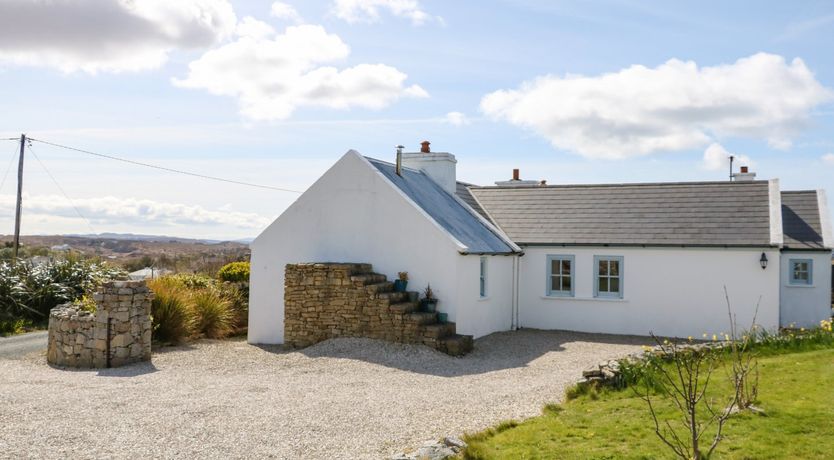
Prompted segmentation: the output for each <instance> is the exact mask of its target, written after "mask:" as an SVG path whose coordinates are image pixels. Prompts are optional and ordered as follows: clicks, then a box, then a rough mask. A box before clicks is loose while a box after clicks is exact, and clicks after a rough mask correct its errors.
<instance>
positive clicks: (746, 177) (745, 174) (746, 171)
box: [733, 166, 756, 181]
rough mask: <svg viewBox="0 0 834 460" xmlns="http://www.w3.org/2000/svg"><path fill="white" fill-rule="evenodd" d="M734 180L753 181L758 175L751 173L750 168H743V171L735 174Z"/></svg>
mask: <svg viewBox="0 0 834 460" xmlns="http://www.w3.org/2000/svg"><path fill="white" fill-rule="evenodd" d="M733 179H735V180H736V181H752V180H756V173H754V172H750V168H748V167H747V166H742V167H741V171H739V172H737V173H735V174H733Z"/></svg>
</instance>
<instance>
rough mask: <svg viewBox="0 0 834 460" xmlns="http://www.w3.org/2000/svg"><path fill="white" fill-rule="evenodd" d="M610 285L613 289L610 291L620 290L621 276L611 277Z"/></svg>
mask: <svg viewBox="0 0 834 460" xmlns="http://www.w3.org/2000/svg"><path fill="white" fill-rule="evenodd" d="M610 283H611V284H610V287H611V289H610V290H609V292H620V279H619V278H611V280H610Z"/></svg>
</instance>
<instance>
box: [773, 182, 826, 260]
mask: <svg viewBox="0 0 834 460" xmlns="http://www.w3.org/2000/svg"><path fill="white" fill-rule="evenodd" d="M782 231H783V233H784V244H785V247H786V248H788V249H824V248H825V245H824V243H823V239H822V225H821V223H820V210H819V203H818V201H817V192H816V190H804V191H795V192H794V191H791V192H782Z"/></svg>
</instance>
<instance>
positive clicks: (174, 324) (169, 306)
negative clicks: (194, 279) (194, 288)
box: [148, 278, 194, 343]
mask: <svg viewBox="0 0 834 460" xmlns="http://www.w3.org/2000/svg"><path fill="white" fill-rule="evenodd" d="M148 286H149V287H150V288H151V290H152V291H153V293H154V299H153V302H151V315H152V317H153V339H154V340H157V341H160V342H168V343H179V342H182V341H183V340H184V339H186V338H188V337H189V336H190V335H191V333H192V331H193V328H194V313H193V311H192V308H191V306H190V302H191V299H190V298H189V295H188V292H187V291H184V290H183V289H182V288H181V287H179V286H178V285H177V283H176V282H173V281H172V280H171V279H170V278H160V279H157V280H153V281H150V282H148Z"/></svg>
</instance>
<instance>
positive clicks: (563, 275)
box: [547, 256, 574, 297]
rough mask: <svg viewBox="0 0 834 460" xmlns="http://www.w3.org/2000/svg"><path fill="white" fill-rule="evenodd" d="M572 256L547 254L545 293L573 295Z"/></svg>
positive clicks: (550, 294)
mask: <svg viewBox="0 0 834 460" xmlns="http://www.w3.org/2000/svg"><path fill="white" fill-rule="evenodd" d="M573 260H574V259H573V256H547V295H549V296H564V297H573V285H574V282H573V270H574V265H573Z"/></svg>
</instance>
